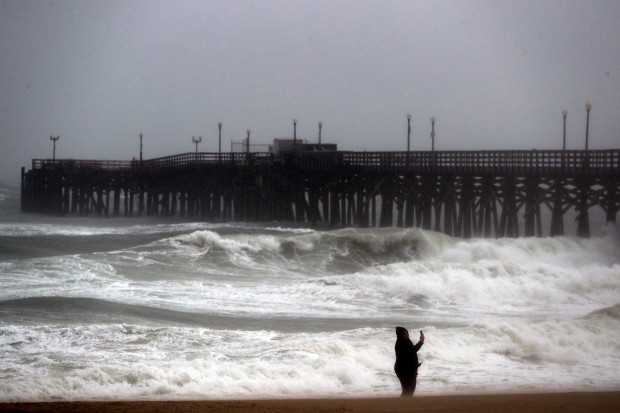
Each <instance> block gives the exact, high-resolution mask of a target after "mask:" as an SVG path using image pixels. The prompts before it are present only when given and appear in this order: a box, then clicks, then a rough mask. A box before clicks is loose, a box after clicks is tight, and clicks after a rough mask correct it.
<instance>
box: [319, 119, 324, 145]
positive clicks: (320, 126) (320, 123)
mask: <svg viewBox="0 0 620 413" xmlns="http://www.w3.org/2000/svg"><path fill="white" fill-rule="evenodd" d="M322 128H323V122H319V145H320V144H321V129H322Z"/></svg>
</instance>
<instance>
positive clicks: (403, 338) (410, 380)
mask: <svg viewBox="0 0 620 413" xmlns="http://www.w3.org/2000/svg"><path fill="white" fill-rule="evenodd" d="M422 344H424V333H422V332H421V331H420V341H418V343H417V344H416V345H415V346H414V345H413V343H412V342H411V340H410V339H409V332H408V331H407V329H406V328H404V327H396V345H395V346H394V349H395V351H396V363H394V372H395V373H396V376H397V377H398V380H400V385H401V387H402V388H403V392H402V393H401V395H400V396H401V397H406V396H413V392H414V391H415V386H416V378H417V376H418V367H420V365H422V363H418V350H420V348H421V347H422Z"/></svg>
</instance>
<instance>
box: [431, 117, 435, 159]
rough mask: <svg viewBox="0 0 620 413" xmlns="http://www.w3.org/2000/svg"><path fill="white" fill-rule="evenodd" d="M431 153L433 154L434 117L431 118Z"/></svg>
mask: <svg viewBox="0 0 620 413" xmlns="http://www.w3.org/2000/svg"><path fill="white" fill-rule="evenodd" d="M431 152H435V117H434V116H433V117H432V118H431Z"/></svg>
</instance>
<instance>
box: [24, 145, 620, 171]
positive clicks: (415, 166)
mask: <svg viewBox="0 0 620 413" xmlns="http://www.w3.org/2000/svg"><path fill="white" fill-rule="evenodd" d="M211 165H222V166H232V167H249V166H251V167H261V166H265V167H271V166H290V167H297V168H301V169H309V170H333V169H335V168H343V167H357V168H360V169H365V170H372V171H381V172H444V173H445V172H455V173H463V172H468V173H519V174H528V173H571V174H575V173H588V174H610V173H612V174H618V173H620V149H612V150H591V151H551V150H547V151H546V150H532V151H436V152H421V151H419V152H345V151H339V152H316V153H308V152H304V153H287V154H278V155H276V154H273V153H265V152H251V153H243V152H227V153H206V152H199V153H184V154H179V155H172V156H165V157H161V158H155V159H148V160H143V161H139V160H135V159H134V160H131V161H104V160H77V159H56V160H52V159H33V161H32V169H33V170H38V169H56V168H58V169H62V170H65V171H71V170H75V171H76V172H77V171H78V170H87V169H97V170H109V171H131V170H136V171H145V172H151V171H158V170H166V169H176V168H184V167H200V166H211Z"/></svg>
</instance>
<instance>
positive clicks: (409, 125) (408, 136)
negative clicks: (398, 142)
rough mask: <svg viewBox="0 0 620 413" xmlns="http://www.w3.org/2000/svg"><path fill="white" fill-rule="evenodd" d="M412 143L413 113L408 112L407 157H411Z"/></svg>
mask: <svg viewBox="0 0 620 413" xmlns="http://www.w3.org/2000/svg"><path fill="white" fill-rule="evenodd" d="M410 145H411V113H407V159H409V149H410Z"/></svg>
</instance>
